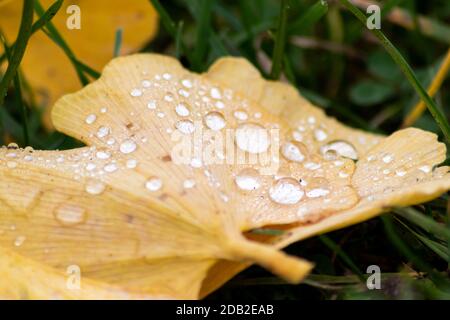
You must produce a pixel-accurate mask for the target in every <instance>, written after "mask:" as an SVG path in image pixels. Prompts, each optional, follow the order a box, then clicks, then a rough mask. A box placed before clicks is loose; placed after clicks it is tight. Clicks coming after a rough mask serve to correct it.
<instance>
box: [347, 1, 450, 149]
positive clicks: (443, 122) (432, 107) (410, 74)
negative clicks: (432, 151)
mask: <svg viewBox="0 0 450 320" xmlns="http://www.w3.org/2000/svg"><path fill="white" fill-rule="evenodd" d="M339 1H340V2H341V3H342V4H343V5H344V6H345V7H346V8H347V9H348V10H350V11H351V12H352V13H353V15H354V16H355V17H356V18H358V19H359V20H360V21H361V23H362V24H363V25H364V26H365V25H366V16H365V15H364V13H362V12H361V11H360V10H359V9H358V8H357V7H355V6H354V5H353V4H351V3H350V2H349V1H348V0H339ZM370 31H371V32H372V33H373V34H374V35H375V36H376V37H377V38H378V39H379V40H380V41H381V44H382V45H383V47H384V48H385V49H386V51H387V52H388V53H389V54H390V55H391V57H392V59H393V60H394V61H395V63H396V64H397V65H398V66H399V67H400V69H401V71H402V72H403V73H404V75H405V76H406V78H407V79H408V81H409V82H410V83H411V85H412V86H413V88H414V89H415V90H416V92H417V93H418V94H419V96H420V97H421V98H422V100H423V101H424V102H425V104H426V106H427V107H428V110H429V111H430V113H431V115H432V116H433V118H434V120H435V121H436V123H437V124H438V125H439V128H440V129H441V131H442V133H443V134H444V136H445V139H446V140H447V142H448V143H450V125H449V123H448V121H447V119H446V117H445V114H444V113H443V112H441V110H440V109H439V108H438V106H437V105H436V103H435V102H434V101H433V99H431V98H430V96H429V95H428V93H427V92H426V91H425V89H424V88H423V86H422V85H421V84H420V82H419V80H417V77H416V75H415V74H414V71H413V70H412V69H411V67H410V66H409V64H408V63H407V62H406V60H405V58H403V56H402V55H401V53H400V52H399V51H398V50H397V49H396V48H395V47H394V45H393V44H392V43H391V42H390V41H389V39H388V38H386V36H385V35H384V33H383V32H381V31H380V30H377V29H372V30H370Z"/></svg>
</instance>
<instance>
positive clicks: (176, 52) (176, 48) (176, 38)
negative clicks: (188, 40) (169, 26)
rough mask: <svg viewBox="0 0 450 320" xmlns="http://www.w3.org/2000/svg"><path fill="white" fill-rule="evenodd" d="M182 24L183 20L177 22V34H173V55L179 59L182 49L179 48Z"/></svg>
mask: <svg viewBox="0 0 450 320" xmlns="http://www.w3.org/2000/svg"><path fill="white" fill-rule="evenodd" d="M183 25H184V22H183V21H182V20H181V21H180V22H178V26H177V34H176V36H175V57H176V58H177V59H180V57H181V55H182V54H183V50H182V48H181V41H182V38H181V37H182V36H183Z"/></svg>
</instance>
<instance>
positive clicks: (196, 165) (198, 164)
mask: <svg viewBox="0 0 450 320" xmlns="http://www.w3.org/2000/svg"><path fill="white" fill-rule="evenodd" d="M202 165H203V162H202V160H201V159H198V158H193V159H192V160H191V167H193V168H200V167H201V166H202Z"/></svg>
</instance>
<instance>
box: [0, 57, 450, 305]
mask: <svg viewBox="0 0 450 320" xmlns="http://www.w3.org/2000/svg"><path fill="white" fill-rule="evenodd" d="M221 61H225V63H224V64H228V65H229V66H231V64H230V61H232V60H221ZM221 61H219V62H217V64H216V66H220V65H221V64H222V62H221ZM224 64H222V65H224ZM238 64H239V62H238ZM217 70H218V68H217V67H213V68H212V71H210V72H208V73H206V74H204V75H197V74H193V73H190V72H188V71H187V70H185V69H184V68H183V67H182V66H181V65H180V64H179V63H178V62H177V61H176V60H174V59H172V58H169V57H164V56H159V55H155V54H140V55H133V56H129V57H122V58H117V59H114V60H113V61H112V62H111V63H110V64H109V65H108V66H107V67H106V68H105V69H104V71H103V73H102V77H101V78H100V79H99V80H98V81H96V82H94V83H92V84H90V85H88V86H86V87H85V88H83V89H82V90H81V91H79V92H77V93H75V94H70V95H66V96H64V97H63V98H61V99H60V100H59V101H58V102H57V103H56V105H55V106H54V108H53V111H52V118H53V121H54V125H55V127H56V128H57V129H58V130H60V131H62V132H64V133H67V134H69V135H71V136H73V137H75V138H77V139H79V140H81V141H83V142H85V143H86V144H87V145H88V146H87V147H84V148H81V149H75V150H69V151H34V150H31V149H17V148H15V146H14V145H12V146H10V147H9V148H5V149H3V150H2V151H1V152H0V178H1V183H0V245H1V246H4V247H6V248H8V249H11V248H13V250H14V251H16V252H18V253H19V254H20V255H21V256H23V257H26V259H32V260H33V261H35V262H36V263H38V264H39V265H42V266H43V268H44V267H45V268H46V267H49V268H52V270H54V271H55V272H64V270H66V268H67V267H68V266H71V265H76V266H78V267H79V268H80V271H81V274H82V276H83V277H86V278H87V279H89V281H93V282H95V283H101V284H102V285H112V286H114V287H115V288H119V290H123V291H126V292H130V294H145V295H150V296H156V297H159V296H169V297H176V298H197V297H199V296H203V295H205V294H207V293H208V292H210V291H212V290H214V289H216V288H217V287H218V286H220V285H221V284H223V283H224V282H225V281H226V280H227V279H229V278H230V277H231V276H233V275H234V274H235V273H236V272H239V271H240V270H242V269H243V268H245V267H247V266H248V265H249V264H251V263H257V264H260V265H262V266H263V267H266V268H268V269H269V270H271V271H272V272H274V273H276V274H278V275H280V276H282V277H284V278H285V279H286V280H288V281H291V282H298V281H300V280H301V279H302V278H303V277H304V276H305V275H306V274H307V273H308V272H309V271H310V269H311V264H309V263H308V262H305V261H303V260H300V259H296V258H293V257H289V256H287V255H285V254H283V253H282V252H279V251H277V250H278V249H279V248H281V247H283V246H286V245H288V244H289V243H292V242H294V241H297V240H301V239H303V238H305V237H308V236H312V235H314V234H317V233H320V232H325V231H328V230H333V229H336V228H340V227H344V226H347V225H349V224H352V223H357V222H359V221H363V220H365V219H368V218H370V217H372V216H374V215H375V214H378V213H379V212H381V211H382V210H385V208H386V207H388V206H393V205H407V204H414V203H419V202H421V201H426V200H428V199H431V198H433V197H436V196H438V195H439V194H440V193H442V192H444V191H445V190H448V188H449V187H450V177H449V175H448V173H447V171H448V169H447V168H446V167H443V168H439V169H435V170H431V169H432V168H433V166H435V165H437V164H439V163H440V162H442V161H443V159H444V155H445V147H444V146H443V145H442V144H440V143H438V142H437V140H436V137H435V136H434V135H433V134H430V133H426V132H424V131H421V130H417V129H409V130H404V131H400V132H397V133H395V134H393V135H392V136H390V137H388V138H383V139H379V141H377V142H376V143H375V142H374V143H373V147H372V148H370V149H369V150H368V151H367V152H364V153H363V151H362V150H363V149H358V147H354V149H353V150H354V151H355V148H356V151H355V152H357V158H358V159H359V160H358V161H357V162H356V163H355V162H354V161H353V160H350V159H349V158H353V157H351V156H350V155H349V154H345V153H342V152H341V151H342V148H343V147H342V145H340V147H338V148H337V149H333V148H328V149H324V148H323V146H324V145H328V144H329V142H330V141H331V142H332V141H333V140H327V139H334V136H330V132H333V134H335V135H336V137H338V138H339V140H343V139H344V138H345V140H344V142H346V143H347V144H348V145H350V144H352V145H353V143H352V140H351V139H350V135H351V136H352V137H353V136H358V137H364V138H366V139H373V140H376V139H378V137H374V136H370V135H367V136H366V135H364V134H363V133H361V132H359V131H352V129H348V128H344V127H343V126H341V125H339V124H338V123H337V122H335V121H334V120H329V119H328V118H325V116H324V115H323V114H322V115H321V116H319V115H318V114H317V113H314V112H315V111H314V112H313V111H311V110H313V108H312V107H309V109H305V110H304V113H302V114H301V117H305V118H306V119H308V118H309V117H314V119H315V121H308V124H309V126H308V131H307V132H315V131H316V129H317V128H321V129H324V130H325V129H326V130H327V131H326V132H325V131H324V134H326V135H327V138H326V139H322V140H321V139H316V138H311V140H310V142H307V143H304V142H306V141H303V142H302V141H297V140H296V139H295V137H293V136H292V130H293V128H292V123H291V122H290V121H285V120H283V119H282V118H280V117H279V116H276V115H274V113H276V112H273V113H272V112H269V111H268V110H267V109H268V106H269V105H268V104H265V105H262V104H263V102H262V101H263V100H261V98H258V94H256V93H255V92H253V91H252V86H253V84H255V86H257V87H258V86H260V85H261V83H262V84H263V85H264V80H262V79H261V77H260V76H259V75H258V76H257V74H255V73H254V72H253V71H251V73H250V71H248V70H249V68H243V69H241V70H242V72H243V73H246V72H248V73H250V77H248V78H247V80H246V83H245V85H244V84H242V86H243V87H246V91H245V92H244V91H241V90H242V89H238V88H235V86H233V85H232V82H231V84H230V85H229V86H228V85H227V84H226V83H225V80H220V79H226V78H227V77H230V78H236V77H240V78H241V79H245V78H246V76H245V75H242V76H239V74H238V72H237V71H236V68H232V67H230V70H232V72H231V73H229V74H228V76H227V72H228V71H227V69H223V70H222V72H223V74H222V75H221V74H220V73H218V71H217ZM250 78H251V81H250V80H249V79H250ZM267 87H270V88H271V89H267V90H270V91H271V92H272V95H271V96H272V97H273V99H272V100H271V101H273V103H274V104H275V105H279V106H280V108H281V106H283V104H285V103H284V100H283V99H282V97H284V96H285V92H287V91H289V90H290V89H289V87H287V86H284V85H282V86H279V85H278V84H276V83H273V82H272V83H269V84H267ZM276 88H279V89H276ZM292 99H293V100H292V101H293V102H294V101H296V100H295V99H294V94H292ZM298 99H299V98H297V100H298ZM277 101H278V102H277ZM265 103H266V102H265ZM299 108H302V105H299ZM310 111H311V112H312V115H311V114H308V113H307V112H310ZM299 114H300V113H299ZM287 120H288V119H287ZM322 122H323V123H322ZM325 124H326V125H327V126H325ZM332 125H333V126H334V127H333V128H334V129H333V130H334V131H330V128H331V126H332ZM340 130H343V131H345V132H346V133H341V132H340ZM305 132H306V131H305ZM410 137H412V138H413V141H415V143H414V144H412V143H411V142H410V141H411V139H410ZM308 141H309V140H308ZM341 142H342V141H341ZM344 146H345V144H344ZM344 150H348V146H347V149H344ZM411 179H412V180H414V181H416V182H415V187H414V188H410V184H411V181H412V180H411ZM264 226H270V228H278V229H282V230H285V232H284V233H283V234H282V235H281V236H278V237H259V238H258V237H254V236H248V237H247V238H246V237H244V236H243V235H242V232H245V231H249V230H252V229H254V228H260V227H264ZM0 259H1V256H0ZM30 286H32V283H30ZM43 297H45V296H43Z"/></svg>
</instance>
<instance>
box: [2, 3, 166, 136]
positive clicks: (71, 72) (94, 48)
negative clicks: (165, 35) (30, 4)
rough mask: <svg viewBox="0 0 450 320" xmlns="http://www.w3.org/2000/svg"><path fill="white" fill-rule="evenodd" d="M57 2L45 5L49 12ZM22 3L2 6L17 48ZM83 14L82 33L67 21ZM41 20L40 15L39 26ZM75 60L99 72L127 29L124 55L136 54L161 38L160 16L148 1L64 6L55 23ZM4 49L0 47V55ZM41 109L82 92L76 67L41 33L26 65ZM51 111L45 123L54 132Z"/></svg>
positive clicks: (5, 29)
mask: <svg viewBox="0 0 450 320" xmlns="http://www.w3.org/2000/svg"><path fill="white" fill-rule="evenodd" d="M53 2H54V0H42V1H41V4H42V5H43V7H44V8H48V7H49V6H50V5H51V4H52V3H53ZM22 5H23V1H18V0H10V1H2V2H0V6H1V10H0V29H1V30H2V32H3V33H4V34H5V37H6V39H7V41H8V42H9V43H13V42H14V41H15V39H16V36H17V32H18V30H19V24H20V16H21V11H22ZM72 5H76V6H78V7H79V9H80V29H69V28H68V26H67V25H66V24H67V21H68V19H69V18H70V17H71V16H72V15H73V14H74V11H67V10H68V8H69V7H70V6H72ZM36 19H37V17H36V15H35V21H36ZM52 23H53V24H54V25H55V27H56V28H57V30H58V31H59V32H60V33H61V35H62V37H63V38H64V40H65V41H66V42H67V44H68V46H69V47H70V49H71V50H72V51H73V53H74V54H75V57H76V58H77V59H78V60H80V61H81V62H83V63H85V64H86V65H88V66H89V67H91V68H93V69H94V70H98V71H100V70H101V69H102V68H103V67H104V65H105V64H106V63H107V62H108V61H109V60H111V59H112V58H113V51H114V43H115V33H116V30H117V29H118V28H122V29H123V41H122V48H121V53H122V54H129V53H131V52H134V51H137V50H138V49H140V48H141V47H142V46H143V45H145V44H146V43H147V42H148V41H149V40H151V39H153V37H154V36H155V35H156V32H157V28H158V17H157V14H156V11H155V10H154V8H153V7H152V6H151V4H150V2H149V1H147V0H134V1H132V2H125V1H120V0H113V1H110V0H98V1H87V0H78V1H64V3H63V5H62V7H61V9H60V10H59V11H58V13H57V14H56V16H55V17H54V18H53V19H52ZM2 50H3V47H2V48H0V55H1V54H2V52H3V51H2ZM21 69H22V70H23V71H24V74H25V77H26V79H27V81H28V82H29V83H30V85H31V87H32V90H33V92H34V94H35V95H36V98H37V100H38V105H39V106H48V107H50V106H52V105H53V104H54V103H55V101H56V100H57V99H58V98H60V97H61V96H62V95H64V94H66V93H70V92H74V91H76V90H78V89H80V88H81V84H80V81H79V79H78V77H77V74H76V71H75V68H74V66H73V65H72V63H71V61H70V59H69V58H68V57H67V55H66V54H65V53H64V52H63V50H62V49H61V48H60V47H59V46H58V45H57V44H55V43H54V42H53V41H52V40H51V39H50V38H49V37H48V36H47V35H46V34H44V32H43V31H42V30H40V31H38V32H36V33H35V34H34V35H33V36H32V37H31V38H30V40H29V42H28V46H27V49H26V51H25V55H24V58H23V60H22V63H21ZM49 110H50V108H48V112H47V114H46V117H45V120H46V125H47V127H48V128H51V127H52V126H51V121H50V119H49Z"/></svg>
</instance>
